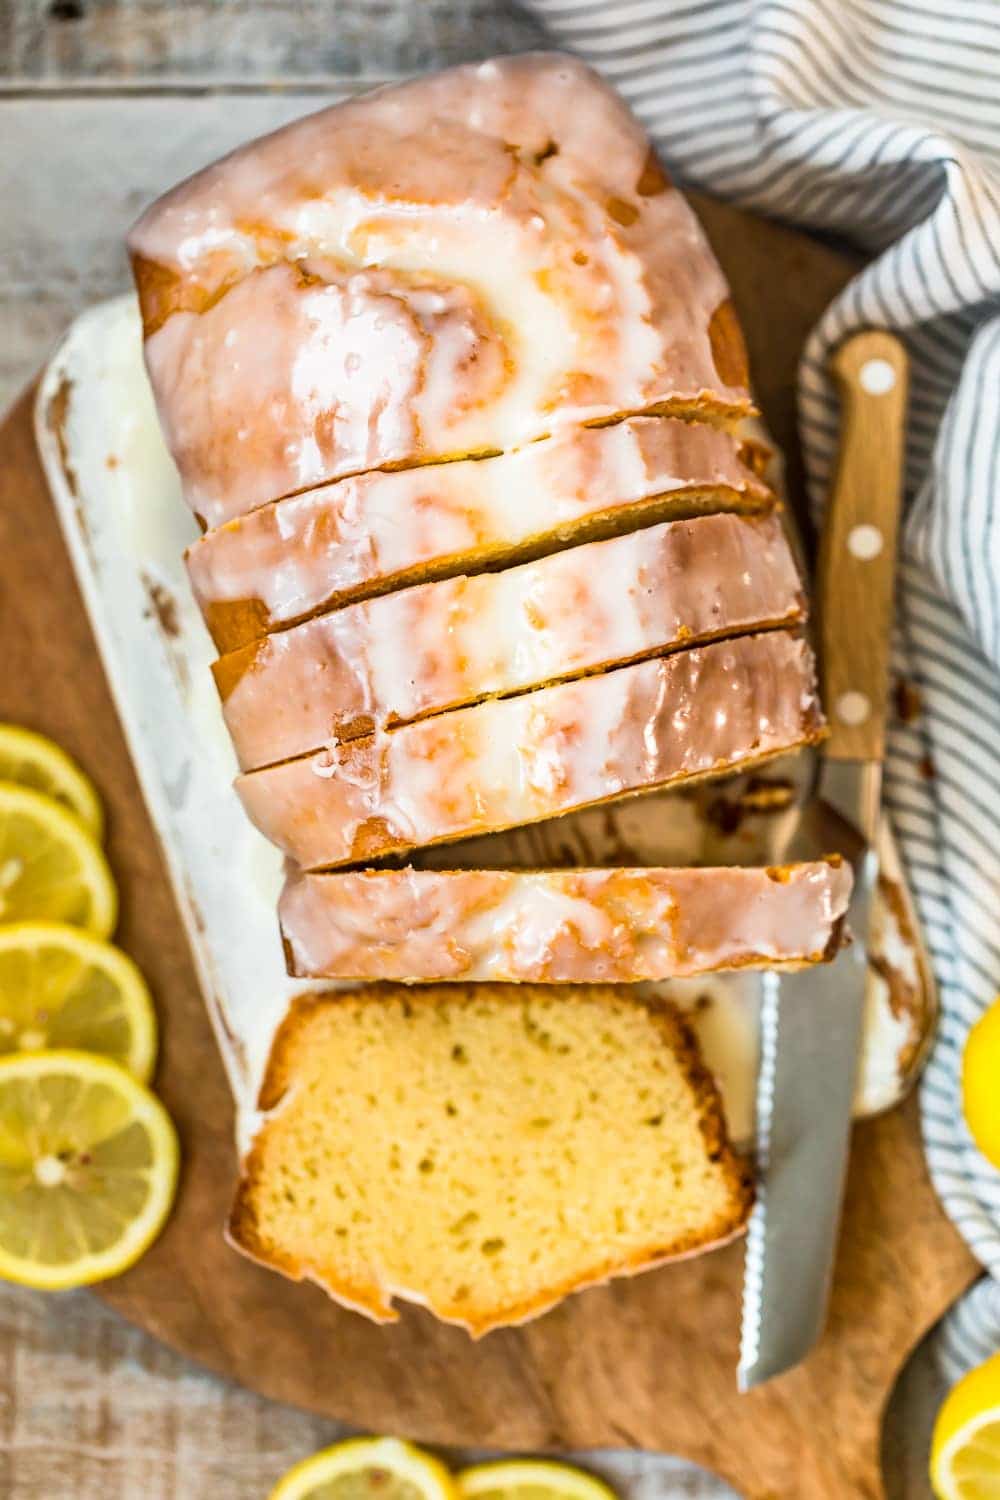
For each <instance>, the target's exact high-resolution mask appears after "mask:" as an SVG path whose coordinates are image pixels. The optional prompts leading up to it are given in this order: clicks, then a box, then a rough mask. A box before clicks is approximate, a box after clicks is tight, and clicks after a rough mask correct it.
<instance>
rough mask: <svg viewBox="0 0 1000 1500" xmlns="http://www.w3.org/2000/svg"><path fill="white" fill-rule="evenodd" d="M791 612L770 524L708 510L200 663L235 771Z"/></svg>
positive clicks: (334, 618)
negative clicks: (214, 692) (209, 666)
mask: <svg viewBox="0 0 1000 1500" xmlns="http://www.w3.org/2000/svg"><path fill="white" fill-rule="evenodd" d="M804 614H805V599H804V596H803V593H802V584H801V580H800V578H799V576H798V571H797V569H796V566H795V562H794V560H793V558H792V554H791V550H790V548H789V546H788V542H787V540H786V539H785V535H784V532H783V531H782V528H781V523H780V521H779V519H778V517H777V516H776V515H774V514H771V515H767V516H762V517H758V518H753V519H750V518H743V517H740V516H733V515H715V516H705V517H703V518H702V519H701V520H696V521H674V522H670V523H667V524H665V525H662V526H655V527H651V528H650V529H649V530H646V531H639V532H633V533H631V534H630V535H627V536H620V537H614V538H612V539H611V540H609V541H606V542H591V543H589V544H587V545H585V546H582V547H573V548H570V549H569V550H568V551H565V552H557V553H553V554H552V555H551V556H549V557H545V558H542V559H540V560H539V561H538V562H533V563H523V564H522V565H521V566H520V567H517V568H510V569H507V570H506V571H505V572H502V573H481V574H478V575H477V576H475V577H472V578H469V577H467V576H462V577H459V578H453V579H444V580H442V581H441V582H438V583H425V584H420V585H418V586H417V587H415V588H410V589H403V590H401V591H400V592H398V593H395V594H386V595H383V596H381V597H380V598H377V599H370V600H366V601H364V602H362V603H360V604H354V605H349V606H348V607H347V608H346V609H342V610H337V611H335V612H334V613H332V614H327V615H320V616H317V617H316V618H315V619H313V620H307V621H305V622H304V623H303V624H301V625H297V626H294V627H293V628H292V629H290V630H286V631H282V632H280V633H278V634H275V635H271V636H268V637H266V638H265V639H263V640H259V641H254V642H253V643H252V644H250V645H248V646H244V647H242V648H241V650H239V651H236V652H233V653H231V654H230V655H228V656H223V657H222V658H221V659H220V660H219V661H217V662H216V663H215V665H214V668H213V670H214V673H215V681H216V686H217V687H218V689H219V695H220V697H221V699H222V703H223V713H224V715H225V719H226V724H227V725H228V727H229V732H230V734H231V736H232V739H233V744H234V745H235V747H236V753H237V756H238V758H239V762H240V765H241V766H242V767H243V769H244V770H248V769H253V768H255V767H258V766H266V765H270V764H273V763H274V762H275V761H279V760H287V759H290V758H291V757H293V756H296V755H302V754H304V753H306V752H307V751H310V750H315V749H316V748H317V747H318V746H322V745H323V744H325V743H326V742H327V741H329V740H330V739H337V740H347V739H354V738H356V737H357V736H359V735H364V734H370V733H372V732H373V731H374V730H375V729H376V728H377V727H378V726H379V725H385V726H391V725H394V724H401V723H407V722H408V721H410V720H413V719H418V718H422V717H424V716H426V715H428V714H431V713H438V712H440V711H442V710H444V709H448V708H454V707H456V706H458V705H461V704H466V703H473V702H475V701H477V700H478V699H482V698H490V697H502V696H506V695H509V694H513V693H517V692H522V691H524V690H525V689H528V688H533V687H538V686H542V685H545V684H547V683H551V682H558V681H560V680H563V679H570V678H574V677H580V676H583V675H585V674H586V673H590V672H595V671H598V670H600V669H602V668H605V667H608V666H611V665H614V664H623V663H626V662H630V661H637V660H639V659H641V658H643V657H646V656H651V655H653V654H654V653H659V652H664V651H668V650H674V649H677V648H678V647H682V646H687V645H692V644H694V643H696V642H699V641H710V640H714V639H718V638H719V637H721V636H727V635H734V634H739V633H741V632H743V631H747V630H753V629H758V630H759V629H763V628H766V627H768V626H773V625H792V624H796V623H798V622H800V621H801V620H802V619H803V617H804Z"/></svg>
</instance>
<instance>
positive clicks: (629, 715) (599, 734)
mask: <svg viewBox="0 0 1000 1500" xmlns="http://www.w3.org/2000/svg"><path fill="white" fill-rule="evenodd" d="M823 733H824V725H823V719H822V715H821V713H820V709H819V703H818V699H817V695H816V684H815V672H814V666H813V659H812V655H811V653H810V651H809V648H808V646H807V645H806V644H805V642H804V641H802V640H800V639H799V638H797V637H795V636H792V635H790V634H789V633H788V632H787V631H771V632H769V633H767V634H764V635H748V636H738V637H737V638H736V639H734V640H731V641H720V642H716V643H715V644H714V645H710V646H696V647H694V648H693V649H691V650H688V651H679V652H677V653H676V655H673V656H668V657H665V658H653V659H652V660H650V661H645V662H639V663H637V664H636V665H635V666H631V667H619V668H618V669H617V670H616V671H613V672H605V673H602V674H601V675H599V676H595V677H584V678H581V679H580V680H579V681H577V682H567V683H561V684H559V685H557V686H555V687H547V688H539V689H537V690H536V691H535V692H533V693H524V694H522V695H521V696H520V697H517V698H498V699H494V700H492V701H489V702H486V703H479V704H476V705H475V706H474V707H472V708H458V709H453V710H452V711H451V712H450V713H446V714H436V715H435V716H434V717H433V718H429V719H421V720H418V721H417V722H416V723H414V724H407V725H404V726H403V727H402V728H399V729H390V730H388V731H382V730H380V731H379V732H378V733H376V734H374V735H369V736H367V737H365V738H363V739H357V740H350V741H348V742H347V743H344V744H340V743H333V744H331V745H330V746H329V747H328V748H326V749H323V750H319V751H317V752H316V753H315V754H313V755H310V756H304V757H302V758H300V759H298V760H290V761H285V762H283V763H281V764H280V765H276V766H270V767H268V768H267V769H266V770H261V771H252V772H250V773H249V774H245V775H243V776H240V777H238V778H237V782H236V787H237V791H238V792H239V795H240V797H241V799H242V802H243V805H244V807H245V808H246V810H247V812H248V814H249V816H250V819H251V821H252V822H253V823H254V824H255V825H256V826H257V827H258V828H259V829H260V830H261V832H262V833H263V834H265V836H266V837H267V838H269V839H270V840H271V841H272V843H275V844H277V845H278V847H279V848H281V849H283V850H284V851H285V853H286V854H288V855H289V856H290V857H291V858H292V859H293V860H295V862H296V863H297V864H298V865H300V866H301V867H302V868H303V869H322V868H324V867H326V866H333V865H338V864H349V863H353V862H356V861H360V860H365V859H370V858H374V857H377V856H381V855H386V854H394V853H402V852H405V851H407V850H410V849H414V848H418V847H421V846H423V845H425V844H436V843H444V842H447V841H449V840H453V839H460V838H464V837H466V836H468V835H471V834H475V833H486V832H489V831H494V830H500V829H502V828H510V827H513V826H515V825H518V824H523V823H533V822H538V821H540V820H541V819H543V818H551V817H554V816H556V815H557V814H559V813H564V812H569V811H570V810H571V809H573V808H577V807H585V806H588V805H589V804H593V803H597V802H602V801H608V800H611V799H613V798H618V797H622V796H625V795H627V794H628V793H630V792H640V791H648V790H651V789H652V788H654V787H662V786H666V785H669V784H673V783H676V782H680V781H684V780H692V779H694V778H696V777H700V776H710V775H714V774H719V773H721V772H724V771H729V770H734V769H737V768H740V769H745V768H748V767H750V766H751V765H754V764H757V763H759V762H761V761H763V760H767V759H768V758H769V757H771V756H775V755H780V754H782V753H783V752H785V751H788V750H792V749H795V748H797V747H799V746H801V745H804V744H808V743H811V742H813V741H815V740H818V739H820V738H821V737H822V735H823Z"/></svg>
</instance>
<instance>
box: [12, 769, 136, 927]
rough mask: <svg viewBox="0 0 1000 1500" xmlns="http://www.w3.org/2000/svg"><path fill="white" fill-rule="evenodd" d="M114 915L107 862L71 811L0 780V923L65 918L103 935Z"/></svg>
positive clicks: (114, 897)
mask: <svg viewBox="0 0 1000 1500" xmlns="http://www.w3.org/2000/svg"><path fill="white" fill-rule="evenodd" d="M117 914H118V894H117V891H116V890H115V883H114V880H113V879H112V876H111V871H110V870H109V868H108V862H107V860H106V859H105V858H104V855H103V853H102V851H101V849H100V848H99V846H98V845H97V843H96V842H95V840H94V839H93V837H92V836H91V834H90V833H88V831H87V829H86V828H85V827H84V825H83V824H82V823H81V822H80V820H79V818H78V817H77V816H76V814H75V813H71V812H69V811H68V810H67V809H66V808H65V807H64V806H63V805H62V803H60V802H54V801H53V800H52V798H51V797H47V796H45V795H44V794H43V793H41V792H36V791H34V790H33V789H32V788H31V787H26V786H19V785H17V784H16V783H15V782H12V781H0V923H2V922H18V921H33V920H46V921H53V922H68V923H70V924H71V925H72V926H74V927H84V928H86V929H87V930H88V931H89V932H93V933H95V934H96V935H97V936H98V937H108V936H109V934H110V933H111V932H112V930H113V929H114V925H115V919H116V917H117Z"/></svg>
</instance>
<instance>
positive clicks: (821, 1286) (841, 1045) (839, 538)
mask: <svg viewBox="0 0 1000 1500" xmlns="http://www.w3.org/2000/svg"><path fill="white" fill-rule="evenodd" d="M832 369H833V373H834V376H835V377H836V379H837V382H838V385H839V387H840V394H841V415H842V425H841V446H840V456H839V461H838V465H837V471H836V477H835V479H834V484H833V489H832V492H831V495H830V500H829V505H828V508H827V512H826V518H825V522H824V531H823V536H822V539H821V544H820V551H819V565H818V570H817V602H818V611H819V637H820V661H821V678H822V686H823V701H824V705H825V708H826V712H827V717H828V719H829V723H830V737H829V739H828V740H827V741H826V742H825V744H824V745H823V747H822V750H821V754H820V755H819V757H818V758H817V784H816V786H815V787H814V789H813V793H812V796H811V797H809V798H808V799H806V801H805V802H804V803H803V806H802V810H801V815H800V817H799V819H798V821H797V823H796V824H795V825H794V827H793V828H792V829H791V831H790V835H789V838H788V843H787V845H786V847H785V848H784V849H783V850H782V851H780V855H776V857H780V859H781V860H786V859H787V860H792V859H807V858H812V857H815V856H816V855H817V854H820V853H823V854H828V853H830V852H839V853H840V854H842V855H843V857H844V858H845V859H848V860H850V862H851V864H852V866H853V868H854V891H853V895H852V898H851V903H850V906H849V908H848V913H847V922H848V925H849V928H850V931H851V933H852V936H853V942H852V944H851V946H850V947H848V948H847V949H846V950H845V951H844V952H842V953H841V954H840V956H839V957H838V958H837V960H836V961H835V962H834V963H831V964H819V965H817V966H815V967H814V968H810V969H804V970H802V971H800V972H798V973H782V974H779V973H769V974H766V975H764V982H763V988H762V994H763V1005H762V1014H761V1064H760V1073H759V1076H758V1082H757V1152H758V1168H759V1184H760V1187H759V1197H758V1202H757V1205H756V1207H755V1209H754V1211H753V1214H752V1216H751V1220H750V1226H749V1231H748V1235H747V1249H746V1270H745V1276H744V1290H743V1332H742V1343H741V1349H740V1363H739V1372H738V1377H739V1385H740V1389H741V1390H744V1391H745V1390H749V1389H750V1388H751V1387H752V1386H755V1385H759V1384H760V1383H761V1382H762V1381H765V1380H770V1379H771V1378H772V1377H773V1376H775V1375H779V1374H780V1373H781V1372H782V1371H783V1370H788V1369H790V1368H791V1367H792V1366H793V1365H795V1364H798V1362H799V1361H800V1360H801V1359H803V1358H804V1357H805V1355H806V1354H807V1353H808V1351H809V1350H810V1349H811V1348H812V1346H813V1344H814V1343H815V1342H816V1340H817V1339H818V1338H819V1336H820V1333H821V1332H822V1329H823V1324H824V1321H825V1318H826V1309H827V1303H828V1301H829V1295H830V1285H831V1281H832V1273H833V1263H834V1257H835V1253H836V1244H837V1231H838V1226H839V1223H840V1210H841V1202H842V1198H843V1190H844V1179H845V1175H846V1165H847V1154H848V1146H849V1140H850V1127H851V1105H852V1101H853V1098H854V1089H855V1080H856V1074H857V1064H858V1054H859V1051H860V1046H861V1037H862V1020H863V1014H864V997H865V984H866V972H867V968H866V952H865V950H866V940H867V934H868V930H869V923H870V918H871V909H872V900H873V896H874V893H875V886H876V881H877V878H878V859H877V856H876V853H875V841H876V830H877V827H878V820H879V804H880V797H881V787H882V759H883V752H884V742H885V723H886V711H887V710H886V700H887V695H888V668H889V647H890V637H891V631H892V601H893V586H894V579H895V565H896V534H897V530H898V523H899V506H900V491H901V477H902V458H903V432H904V421H905V412H906V387H907V362H906V354H905V351H904V349H903V346H902V345H901V344H900V342H899V340H898V339H896V338H894V337H893V336H892V335H891V334H888V333H884V332H881V331H875V330H870V331H867V332H864V333H859V334H856V335H854V336H853V337H852V338H850V339H848V340H847V342H846V343H844V344H843V345H842V346H841V347H840V348H839V349H838V350H837V352H836V354H835V355H834V358H833V361H832Z"/></svg>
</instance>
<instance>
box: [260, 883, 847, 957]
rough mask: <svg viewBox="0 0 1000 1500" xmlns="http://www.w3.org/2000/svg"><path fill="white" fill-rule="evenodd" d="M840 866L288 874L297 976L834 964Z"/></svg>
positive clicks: (841, 900)
mask: <svg viewBox="0 0 1000 1500" xmlns="http://www.w3.org/2000/svg"><path fill="white" fill-rule="evenodd" d="M850 892H851V871H850V866H849V865H846V864H844V863H843V862H842V861H841V860H840V858H839V857H837V856H831V857H830V858H829V859H826V860H815V861H812V862H810V863H806V864H799V865H784V866H778V867H772V868H766V869H754V868H727V869H700V870H695V869H691V870H689V869H680V870H665V869H611V870H412V869H405V870H366V871H357V872H355V871H338V872H336V873H334V874H331V875H298V874H293V875H291V876H290V877H289V879H288V882H287V883H286V886H285V889H284V891H283V892H282V896H281V902H280V905H279V908H278V910H279V915H280V917H281V930H282V935H283V937H284V941H285V952H286V955H287V958H288V967H289V972H290V973H292V974H295V975H298V976H299V977H301V978H306V979H402V980H443V979H449V980H454V979H476V980H481V979H498V980H514V981H530V982H535V983H546V984H559V983H572V984H579V983H608V984H621V983H629V984H630V983H635V982H637V981H640V980H663V979H690V978H693V977H695V976H696V975H699V974H710V973H716V972H719V971H721V970H725V969H745V968H801V967H802V966H803V965H805V964H811V963H819V962H822V961H824V960H829V959H832V958H833V957H834V956H835V954H836V953H837V951H838V949H839V947H840V944H841V939H842V928H843V919H844V913H845V912H846V910H847V903H848V900H849V898H850Z"/></svg>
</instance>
